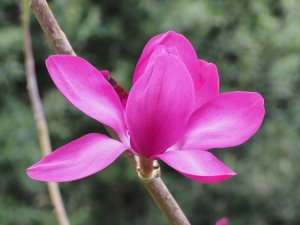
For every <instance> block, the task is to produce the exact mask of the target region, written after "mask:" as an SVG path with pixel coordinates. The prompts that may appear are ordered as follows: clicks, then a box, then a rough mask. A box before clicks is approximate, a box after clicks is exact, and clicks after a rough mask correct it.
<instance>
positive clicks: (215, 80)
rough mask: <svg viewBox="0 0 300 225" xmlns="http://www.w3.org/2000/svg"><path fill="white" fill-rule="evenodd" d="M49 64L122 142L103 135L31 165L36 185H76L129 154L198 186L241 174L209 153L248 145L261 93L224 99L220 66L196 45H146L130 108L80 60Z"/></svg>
mask: <svg viewBox="0 0 300 225" xmlns="http://www.w3.org/2000/svg"><path fill="white" fill-rule="evenodd" d="M46 65H47V69H48V71H49V73H50V76H51V78H52V80H53V81H54V83H55V85H56V86H57V88H58V89H59V90H60V92H61V93H62V94H63V95H64V96H65V98H66V99H68V100H69V101H70V102H71V103H72V104H73V105H74V106H75V107H76V108H78V109H79V110H81V111H82V112H83V113H85V114H86V115H88V116H90V117H92V118H93V119H95V120H97V121H98V122H100V123H103V124H105V125H107V126H109V127H111V128H112V129H113V130H114V131H115V132H116V133H117V135H118V137H119V141H117V140H113V139H111V138H109V137H107V136H105V135H103V134H97V133H91V134H87V135H85V136H83V137H80V138H78V139H76V140H74V141H72V142H70V143H68V144H66V145H64V146H62V147H60V148H58V149H57V150H55V151H54V152H52V153H51V154H49V155H48V156H46V157H44V158H43V159H42V160H40V161H39V162H37V163H36V164H34V165H33V166H31V167H30V168H29V169H28V170H27V173H28V175H29V176H30V177H31V178H32V179H35V180H40V181H53V182H64V181H72V180H77V179H80V178H83V177H86V176H89V175H91V174H94V173H96V172H98V171H100V170H102V169H104V168H105V167H107V166H108V165H110V164H111V163H112V162H113V161H115V160H116V159H117V158H118V157H119V156H120V155H121V154H122V153H123V152H125V151H128V152H129V153H131V154H134V155H137V156H141V157H144V158H146V159H155V160H162V161H164V162H165V163H166V164H168V165H169V166H171V167H173V168H174V169H175V170H177V171H178V172H179V173H181V174H182V175H184V176H186V177H188V178H190V179H193V180H196V181H199V182H203V183H215V182H220V181H224V180H226V179H228V178H230V177H232V176H234V175H235V172H233V171H232V170H231V169H230V168H229V167H227V166H226V165H225V164H223V163H222V162H221V161H219V160H218V159H217V158H216V157H215V156H214V155H213V154H212V153H211V152H210V151H209V150H210V149H213V148H226V147H233V146H237V145H240V144H242V143H244V142H245V141H247V140H248V139H249V138H250V137H251V136H252V135H253V134H254V133H255V132H256V131H257V130H258V128H259V126H260V125H261V123H262V121H263V117H264V101H263V98H262V97H261V96H260V95H259V94H258V93H255V92H240V91H237V92H227V93H219V75H218V71H217V68H216V66H215V65H214V64H212V63H208V62H206V61H204V60H198V58H197V55H196V52H195V50H194V49H193V47H192V45H191V43H190V42H189V41H188V40H187V39H186V38H185V37H184V36H182V35H181V34H178V33H176V32H173V31H169V32H167V33H163V34H159V35H157V36H155V37H153V38H152V39H151V40H150V41H149V42H148V43H147V44H146V46H145V48H144V50H143V52H142V55H141V57H140V59H139V61H138V63H137V66H136V69H135V72H134V76H133V86H132V88H131V90H130V92H129V95H128V98H127V101H126V103H124V102H123V103H122V102H121V101H120V99H119V97H118V95H117V93H116V91H115V90H114V89H113V87H112V86H111V85H110V84H109V83H108V81H107V80H106V79H105V77H104V76H107V72H104V73H105V74H102V73H101V72H100V71H98V70H97V69H96V68H95V67H93V66H92V65H91V64H89V63H88V62H87V61H85V60H84V59H82V58H80V57H76V56H67V55H54V56H50V57H49V58H48V59H47V60H46Z"/></svg>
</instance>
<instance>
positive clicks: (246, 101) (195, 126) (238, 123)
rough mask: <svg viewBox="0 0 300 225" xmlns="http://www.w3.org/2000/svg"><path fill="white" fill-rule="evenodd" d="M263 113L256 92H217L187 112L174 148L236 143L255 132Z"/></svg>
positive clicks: (226, 145) (218, 145) (206, 147)
mask: <svg viewBox="0 0 300 225" xmlns="http://www.w3.org/2000/svg"><path fill="white" fill-rule="evenodd" d="M264 114H265V109H264V100H263V98H262V96H261V95H260V94H258V93H256V92H238V91H237V92H228V93H223V94H220V95H219V96H218V97H216V98H214V99H213V100H212V101H211V102H208V103H207V104H205V105H203V106H202V107H200V108H199V109H198V110H197V111H196V112H194V113H193V115H192V116H191V118H190V120H189V122H188V124H187V126H186V130H185V133H184V135H183V136H182V138H181V139H180V140H179V141H178V143H177V144H176V146H175V147H176V149H202V150H206V149H211V148H226V147H232V146H236V145H240V144H242V143H244V142H245V141H247V140H248V139H249V138H250V137H251V136H252V135H254V134H255V133H256V131H257V130H258V128H259V127H260V125H261V123H262V121H263V118H264Z"/></svg>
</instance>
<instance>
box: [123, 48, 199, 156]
mask: <svg viewBox="0 0 300 225" xmlns="http://www.w3.org/2000/svg"><path fill="white" fill-rule="evenodd" d="M149 65H150V66H149V67H147V70H146V71H145V74H144V75H143V76H142V77H141V78H140V79H139V80H138V81H137V82H136V83H135V84H134V85H133V88H132V89H131V91H130V93H129V96H128V100H127V106H126V123H127V126H128V129H129V133H130V138H131V144H132V147H133V148H134V150H135V151H136V152H138V153H139V154H141V155H142V156H144V157H151V156H152V155H154V154H158V153H161V152H163V151H165V150H166V149H167V148H168V147H169V146H171V145H172V144H174V143H175V142H176V141H177V140H178V138H179V137H180V136H181V135H182V132H183V130H184V128H185V125H186V122H187V120H188V118H189V116H190V115H191V113H192V111H193V108H194V98H195V95H194V87H193V82H192V79H191V77H190V76H189V72H188V70H187V69H186V67H185V65H184V64H183V62H182V61H181V60H180V58H179V57H178V56H176V55H174V54H172V53H170V52H168V50H167V49H164V48H160V49H158V50H157V52H156V53H154V55H153V56H152V59H151V61H150V63H149Z"/></svg>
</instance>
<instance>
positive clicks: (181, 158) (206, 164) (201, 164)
mask: <svg viewBox="0 0 300 225" xmlns="http://www.w3.org/2000/svg"><path fill="white" fill-rule="evenodd" d="M156 157H158V158H160V159H161V160H163V161H164V162H165V163H166V164H168V165H169V166H171V167H173V168H174V169H175V170H177V171H178V172H180V173H181V174H183V175H184V176H186V177H188V178H190V179H193V180H196V181H198V182H202V183H216V182H221V181H224V180H227V179H229V178H230V177H232V176H234V175H236V174H235V172H233V171H232V170H231V169H230V168H228V167H227V166H226V165H225V164H224V163H222V162H221V161H220V160H218V159H217V158H216V157H215V156H214V155H213V154H211V153H210V152H208V151H195V150H194V151H190V150H172V151H168V152H165V153H162V154H160V155H157V156H156Z"/></svg>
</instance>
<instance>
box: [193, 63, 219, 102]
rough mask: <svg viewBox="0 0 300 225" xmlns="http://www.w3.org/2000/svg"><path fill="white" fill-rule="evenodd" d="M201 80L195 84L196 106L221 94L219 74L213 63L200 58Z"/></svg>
mask: <svg viewBox="0 0 300 225" xmlns="http://www.w3.org/2000/svg"><path fill="white" fill-rule="evenodd" d="M198 62H199V80H198V82H197V83H196V84H195V90H196V108H199V107H200V106H202V105H204V104H205V103H206V102H209V101H210V100H212V99H213V98H215V97H217V96H218V95H219V85H220V84H219V83H220V81H219V74H218V70H217V67H216V66H215V65H214V64H213V63H208V62H206V61H204V60H199V61H198Z"/></svg>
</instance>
